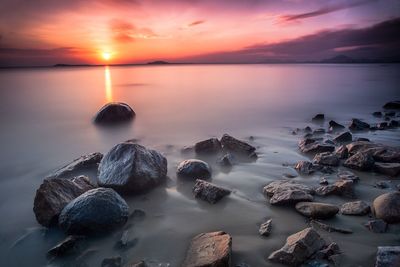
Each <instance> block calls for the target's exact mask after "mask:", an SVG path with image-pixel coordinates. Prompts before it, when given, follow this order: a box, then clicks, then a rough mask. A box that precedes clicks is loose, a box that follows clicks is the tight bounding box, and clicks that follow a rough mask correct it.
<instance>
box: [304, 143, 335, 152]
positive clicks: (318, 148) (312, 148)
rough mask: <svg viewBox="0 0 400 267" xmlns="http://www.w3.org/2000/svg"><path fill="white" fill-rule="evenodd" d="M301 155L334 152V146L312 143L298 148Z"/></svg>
mask: <svg viewBox="0 0 400 267" xmlns="http://www.w3.org/2000/svg"><path fill="white" fill-rule="evenodd" d="M300 150H301V152H303V153H322V152H333V151H334V150H335V146H333V145H323V144H319V143H317V142H313V143H311V144H308V145H305V146H303V147H301V148H300Z"/></svg>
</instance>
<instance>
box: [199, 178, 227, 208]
mask: <svg viewBox="0 0 400 267" xmlns="http://www.w3.org/2000/svg"><path fill="white" fill-rule="evenodd" d="M230 193H231V190H228V189H225V188H222V187H219V186H217V185H215V184H212V183H209V182H206V181H203V180H199V179H197V180H196V183H195V185H194V187H193V194H194V196H195V197H196V198H200V199H202V200H204V201H207V202H209V203H211V204H214V203H217V202H218V201H219V200H221V199H222V198H223V197H225V196H227V195H229V194H230Z"/></svg>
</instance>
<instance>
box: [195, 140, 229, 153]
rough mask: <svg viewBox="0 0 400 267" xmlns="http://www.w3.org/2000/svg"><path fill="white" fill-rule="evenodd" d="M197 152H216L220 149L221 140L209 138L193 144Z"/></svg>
mask: <svg viewBox="0 0 400 267" xmlns="http://www.w3.org/2000/svg"><path fill="white" fill-rule="evenodd" d="M194 151H195V152H196V153H197V154H218V153H220V152H221V151H222V146H221V142H220V141H219V140H218V139H217V138H210V139H207V140H204V141H201V142H198V143H196V144H195V145H194Z"/></svg>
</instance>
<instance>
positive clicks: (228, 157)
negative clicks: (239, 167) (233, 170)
mask: <svg viewBox="0 0 400 267" xmlns="http://www.w3.org/2000/svg"><path fill="white" fill-rule="evenodd" d="M217 163H218V164H219V165H220V166H221V167H232V166H233V165H234V164H235V157H234V156H233V155H232V154H231V153H226V154H225V155H223V156H222V157H221V158H219V159H218V161H217Z"/></svg>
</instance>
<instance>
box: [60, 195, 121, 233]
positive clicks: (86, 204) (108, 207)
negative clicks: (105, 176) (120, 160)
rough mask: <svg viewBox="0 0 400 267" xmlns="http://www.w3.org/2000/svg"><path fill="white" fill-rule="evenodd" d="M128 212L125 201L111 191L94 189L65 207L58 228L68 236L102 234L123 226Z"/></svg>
mask: <svg viewBox="0 0 400 267" xmlns="http://www.w3.org/2000/svg"><path fill="white" fill-rule="evenodd" d="M128 212H129V208H128V205H127V204H126V202H125V200H123V199H122V198H121V197H120V196H119V195H118V194H117V193H116V192H115V191H114V190H113V189H111V188H96V189H92V190H89V191H87V192H85V193H83V194H82V195H80V196H79V197H77V198H75V199H74V200H73V201H71V202H70V203H69V204H68V205H67V206H65V208H64V209H63V210H62V212H61V214H60V217H59V226H60V228H61V229H62V230H64V231H65V232H66V233H68V234H77V235H88V234H95V233H100V234H102V233H104V232H107V231H110V230H112V229H115V228H117V227H119V226H122V225H124V224H125V223H126V221H127V220H128V215H129V214H128Z"/></svg>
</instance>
